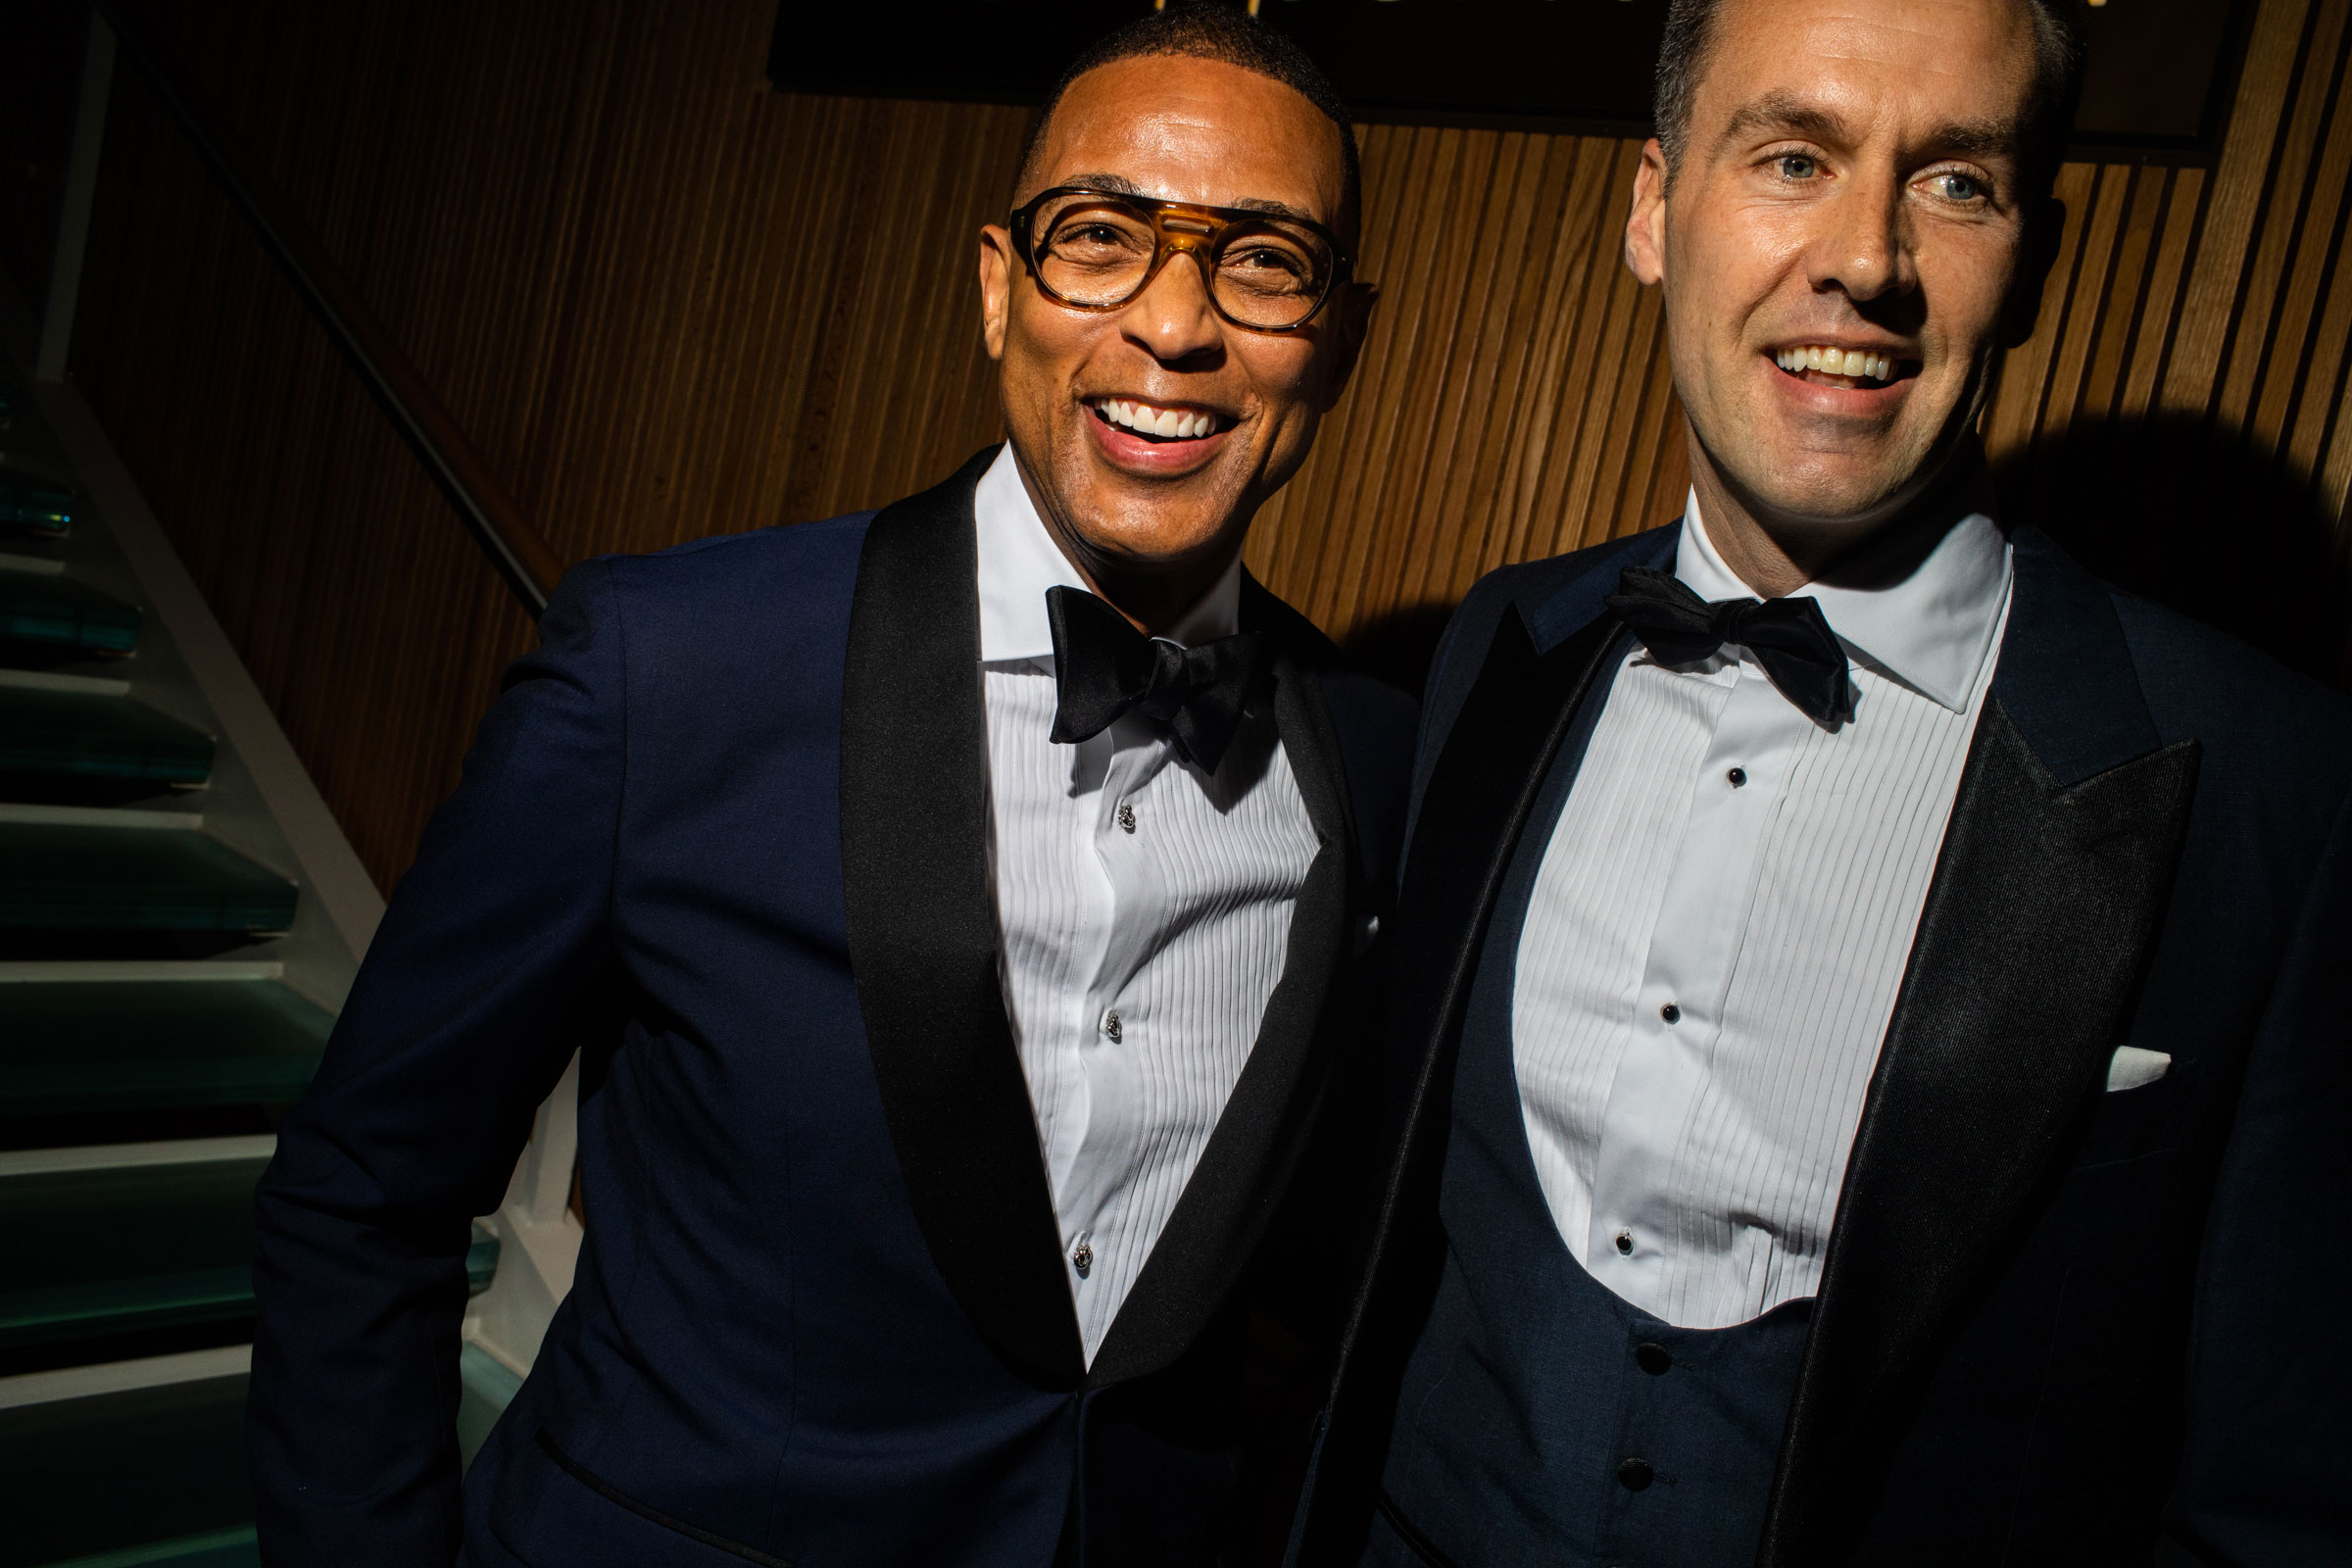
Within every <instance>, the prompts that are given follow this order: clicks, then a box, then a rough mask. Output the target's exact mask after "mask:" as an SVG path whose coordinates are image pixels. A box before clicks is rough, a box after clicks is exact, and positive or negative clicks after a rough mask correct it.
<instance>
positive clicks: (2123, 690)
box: [1295, 528, 2352, 1568]
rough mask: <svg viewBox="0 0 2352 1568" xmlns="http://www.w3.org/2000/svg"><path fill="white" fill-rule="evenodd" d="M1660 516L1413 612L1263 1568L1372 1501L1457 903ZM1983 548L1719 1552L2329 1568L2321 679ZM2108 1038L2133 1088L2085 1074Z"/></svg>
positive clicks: (2329, 1046) (1445, 1088)
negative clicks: (1360, 1025)
mask: <svg viewBox="0 0 2352 1568" xmlns="http://www.w3.org/2000/svg"><path fill="white" fill-rule="evenodd" d="M1678 537H1679V531H1678V529H1676V528H1669V529H1665V530H1662V531H1659V532H1655V533H1648V534H1642V535H1637V536H1635V537H1633V538H1629V539H1624V540H1619V541H1616V542H1614V543H1611V544H1608V545H1603V546H1600V547H1598V548H1596V549H1593V550H1588V551H1585V552H1582V553H1580V554H1577V555H1573V556H1567V557H1563V558H1560V559H1558V560H1554V561H1548V562H1543V563H1538V564H1530V565H1525V566H1517V567H1512V568H1508V569H1506V570H1504V571H1501V572H1497V573H1495V574H1494V575H1493V576H1490V577H1489V578H1487V579H1486V580H1485V581H1484V582H1482V583H1481V584H1480V585H1479V587H1478V588H1477V589H1476V590H1475V591H1474V592H1473V594H1472V596H1471V598H1470V599H1469V601H1468V602H1467V603H1466V604H1465V605H1464V606H1463V608H1462V610H1461V612H1460V613H1459V614H1458V615H1457V616H1456V617H1455V619H1454V622H1453V624H1452V626H1451V627H1450V628H1449V630H1448V633H1447V641H1446V647H1445V649H1444V650H1443V651H1442V653H1441V656H1440V662H1439V666H1438V668H1437V671H1436V673H1435V676H1434V678H1433V681H1432V684H1431V688H1430V692H1429V697H1428V711H1427V718H1426V726H1425V731H1424V740H1423V748H1422V756H1421V760H1420V764H1419V775H1420V776H1419V778H1418V780H1417V786H1416V801H1415V806H1414V813H1415V815H1414V825H1413V827H1412V828H1411V836H1410V848H1409V850H1408V852H1407V858H1406V869H1405V879H1404V888H1403V893H1402V895H1401V898H1400V901H1399V907H1398V913H1397V921H1396V943H1397V946H1396V954H1397V961H1396V963H1395V964H1394V966H1393V969H1392V981H1393V985H1392V993H1391V999H1390V1018H1391V1024H1392V1027H1391V1029H1390V1032H1389V1036H1388V1040H1389V1045H1390V1050H1391V1052H1392V1054H1393V1057H1394V1062H1395V1068H1396V1080H1397V1081H1396V1085H1395V1093H1394V1099H1395V1102H1396V1103H1397V1107H1398V1109H1397V1116H1398V1118H1399V1120H1400V1122H1401V1124H1402V1130H1401V1131H1400V1133H1399V1135H1398V1136H1399V1141H1400V1143H1401V1144H1402V1147H1403V1148H1404V1151H1405V1152H1404V1154H1403V1156H1402V1157H1401V1159H1400V1160H1399V1162H1398V1164H1397V1167H1396V1170H1395V1172H1394V1174H1393V1176H1392V1178H1391V1184H1390V1188H1389V1192H1388V1195H1387V1198H1386V1200H1385V1203H1384V1208H1383V1213H1382V1218H1381V1229H1380V1233H1379V1240H1378V1243H1377V1245H1376V1251H1375V1258H1376V1263H1375V1266H1374V1269H1373V1271H1372V1274H1371V1277H1370V1278H1371V1283H1370V1284H1369V1285H1368V1286H1367V1288H1366V1289H1365V1292H1364V1294H1363V1296H1362V1298H1361V1299H1359V1301H1358V1304H1357V1306H1356V1308H1355V1309H1354V1313H1353V1317H1352V1320H1351V1323H1350V1325H1349V1328H1348V1337H1347V1340H1346V1343H1345V1345H1344V1348H1343V1363H1342V1369H1341V1371H1340V1373H1339V1376H1338V1381H1337V1393H1336V1396H1335V1399H1334V1403H1333V1406H1332V1408H1331V1410H1330V1412H1329V1414H1328V1416H1327V1422H1326V1428H1325V1436H1324V1440H1323V1442H1322V1445H1321V1446H1320V1449H1319V1452H1318V1457H1317V1468H1316V1474H1315V1479H1314V1482H1313V1490H1312V1493H1311V1495H1310V1498H1309V1501H1308V1505H1307V1507H1306V1508H1305V1509H1304V1510H1303V1512H1302V1516H1301V1521H1300V1528H1299V1534H1298V1536H1297V1537H1296V1539H1295V1545H1296V1548H1297V1552H1296V1554H1297V1556H1298V1557H1299V1559H1300V1560H1301V1561H1304V1562H1307V1563H1312V1564H1322V1563H1332V1562H1352V1561H1353V1560H1354V1552H1355V1551H1356V1550H1357V1549H1359V1545H1360V1543H1361V1541H1362V1539H1363V1530H1364V1528H1365V1525H1366V1522H1367V1520H1368V1518H1369V1515H1370V1512H1371V1510H1372V1508H1373V1507H1374V1506H1375V1504H1376V1495H1375V1489H1376V1486H1377V1479H1378V1470H1379V1465H1380V1462H1381V1455H1382V1453H1383V1451H1384V1446H1385V1442H1386V1438H1387V1432H1388V1424H1389V1420H1390V1414H1391V1411H1392V1410H1393V1408H1394V1401H1395V1397H1396V1394H1397V1379H1398V1377H1399V1375H1400V1372H1401V1367H1402V1363H1403V1359H1404V1356H1405V1354H1406V1353H1407V1352H1408V1351H1409V1350H1410V1348H1411V1347H1412V1344H1413V1342H1414V1340H1415V1338H1416V1337H1417V1335H1418V1332H1419V1329H1420V1325H1421V1322H1422V1320H1423V1318H1424V1317H1425V1315H1426V1313H1427V1310H1428V1306H1429V1301H1430V1294H1431V1291H1432V1290H1433V1289H1434V1285H1435V1280H1436V1275H1437V1269H1438V1266H1439V1264H1441V1263H1442V1261H1443V1250H1444V1247H1445V1241H1444V1237H1443V1234H1442V1231H1441V1229H1440V1226H1439V1222H1438V1217H1437V1188H1438V1181H1439V1173H1440V1170H1441V1168H1442V1166H1443V1164H1444V1157H1445V1146H1446V1133H1447V1127H1448V1122H1449V1115H1448V1110H1447V1096H1448V1093H1449V1089H1450V1084H1451V1081H1452V1060H1453V1050H1454V1046H1455V1043H1456V1041H1457V1040H1458V1037H1459V1031H1460V1028H1461V1023H1462V1017H1463V1007H1464V1005H1465V1003H1466V1000H1467V996H1468V991H1469V985H1470V980H1471V976H1472V975H1473V973H1474V972H1475V970H1476V968H1477V965H1478V959H1479V953H1480V949H1481V945H1482V942H1483V940H1484V932H1485V925H1486V921H1487V917H1488V914H1489V911H1490V910H1491V909H1492V908H1493V907H1494V901H1495V896H1496V893H1497V891H1498V889H1499V887H1500V884H1501V881H1502V877H1503V873H1504V869H1505V867H1506V866H1507V865H1508V864H1509V863H1510V860H1511V857H1512V851H1513V848H1514V846H1515V845H1516V843H1517V840H1518V836H1519V833H1520V831H1521V828H1522V824H1523V823H1524V822H1525V821H1526V819H1527V816H1528V813H1529V811H1530V810H1531V809H1532V808H1533V807H1534V805H1535V803H1536V800H1537V797H1538V794H1539V792H1540V790H1541V788H1542V786H1543V782H1544V775H1545V772H1546V769H1547V768H1548V767H1549V766H1550V763H1551V760H1552V759H1553V757H1554V756H1555V755H1558V754H1559V752H1560V749H1561V747H1562V745H1563V743H1566V744H1567V745H1569V746H1571V747H1574V746H1575V745H1577V744H1579V743H1578V741H1577V739H1576V737H1577V735H1578V734H1579V732H1580V719H1581V720H1583V721H1585V722H1586V723H1589V722H1590V719H1591V718H1592V716H1593V714H1595V713H1596V712H1597V711H1598V704H1599V703H1600V702H1601V701H1602V700H1603V699H1604V698H1605V695H1606V692H1607V689H1608V683H1609V678H1610V676H1611V674H1612V673H1613V671H1614V670H1615V668H1616V667H1617V666H1618V664H1619V662H1621V660H1622V655H1623V651H1624V650H1625V648H1626V647H1628V646H1629V644H1628V643H1627V641H1626V640H1625V638H1626V635H1627V634H1626V633H1625V632H1624V629H1623V628H1622V626H1621V625H1620V624H1619V623H1618V622H1617V621H1616V619H1615V617H1614V616H1613V615H1612V614H1611V613H1609V612H1608V611H1607V610H1606V607H1605V606H1604V605H1603V603H1602V600H1603V598H1604V596H1606V595H1608V594H1610V593H1613V592H1615V591H1616V587H1617V581H1618V576H1619V573H1620V571H1621V570H1622V569H1623V568H1624V567H1626V566H1629V565H1642V566H1652V567H1657V568H1659V569H1665V570H1671V569H1672V567H1673V563H1674V557H1675V550H1676V545H1677V543H1678ZM2015 546H2016V555H2015V561H2016V587H2015V595H2014V598H2013V601H2012V610H2011V613H2010V619H2009V623H2008V629H2007V631H2006V633H2005V636H2004V640H2003V642H2002V645H2001V652H2000V663H1999V666H1998V668H1997V669H1996V671H1995V674H1994V680H1993V688H1992V697H1991V700H1990V702H1989V704H1988V706H1987V708H1986V710H1985V714H1984V716H1983V719H1982V721H1981V723H1980V725H1979V728H1978V731H1977V734H1976V737H1975V740H1974V743H1973V747H1972V750H1971V752H1970V755H1969V760H1968V763H1967V766H1966V769H1965V771H1964V774H1963V777H1962V780H1961V783H1960V787H1959V792H1958V795H1957V797H1956V799H1955V801H1954V804H1953V807H1952V813H1951V818H1950V822H1949V825H1948V828H1947V830H1946V833H1945V836H1944V842H1943V846H1942V851H1941V855H1940V858H1939V860H1938V862H1937V866H1936V874H1935V878H1934V881H1933V884H1932V886H1931V888H1930V891H1929V893H1928V897H1927V904H1926V907H1925V909H1924V912H1923V915H1922V918H1921V921H1920V926H1919V932H1918V936H1917V939H1916V941H1915V943H1914V946H1913V949H1912V952H1911V956H1910V959H1909V963H1908V966H1907V969H1906V973H1905V976H1904V980H1903V984H1902V987H1901V990H1900V992H1899V995H1898V1000H1897V1002H1896V1005H1895V1009H1894V1013H1893V1016H1892V1019H1891V1021H1890V1022H1889V1025H1888V1028H1887V1037H1886V1041H1885V1044H1884V1047H1883V1048H1882V1051H1881V1054H1880V1058H1879V1062H1878V1066H1877V1069H1876V1072H1875V1074H1874V1076H1873V1078H1872V1082H1871V1087H1870V1093H1869V1097H1868V1100H1867V1103H1866V1105H1865V1108H1864V1111H1863V1115H1862V1120H1861V1124H1860V1127H1859V1130H1858V1132H1857V1134H1856V1136H1855V1140H1854V1145H1853V1150H1852V1155H1851V1159H1850V1162H1849V1165H1848V1169H1847V1173H1846V1177H1845V1185H1844V1188H1843V1191H1842V1193H1841V1195H1840V1198H1839V1202H1838V1215H1837V1219H1836V1222H1835V1225H1834V1227H1833V1231H1832V1236H1831V1241H1830V1246H1829V1251H1828V1254H1827V1257H1826V1260H1825V1275H1824V1279H1823V1282H1822V1286H1821V1290H1820V1293H1819V1296H1818V1298H1817V1299H1816V1302H1815V1307H1814V1312H1813V1318H1812V1324H1813V1327H1812V1331H1811V1335H1810V1338H1809V1339H1808V1341H1807V1344H1806V1349H1805V1354H1804V1359H1803V1364H1802V1370H1801V1372H1800V1374H1799V1377H1798V1384H1797V1389H1796V1393H1795V1396H1794V1399H1793V1402H1792V1404H1791V1407H1790V1409H1789V1419H1788V1424H1787V1427H1786V1429H1785V1432H1784V1435H1783V1440H1782V1444H1781V1448H1780V1459H1779V1464H1778V1468H1777V1471H1776V1473H1775V1476H1774V1479H1773V1485H1772V1494H1771V1505H1770V1511H1769V1514H1768V1518H1767V1522H1766V1526H1765V1530H1764V1535H1763V1540H1762V1541H1761V1543H1760V1544H1759V1555H1758V1558H1757V1560H1758V1562H1759V1563H1760V1564H1764V1565H1767V1568H1798V1565H1803V1568H1814V1565H1819V1564H1825V1563H1835V1562H1840V1561H1860V1562H1867V1563H1887V1564H1919V1563H1952V1564H1964V1563H1965V1564H1971V1565H1981V1564H1986V1563H1993V1562H2006V1563H2049V1564H2069V1565H2074V1564H2104V1563H2132V1564H2140V1565H2145V1564H2147V1563H2149V1562H2151V1561H2152V1560H2153V1561H2156V1562H2161V1563H2183V1564H2184V1563H2207V1564H2223V1563H2229V1564H2249V1565H2251V1564H2266V1565H2267V1564H2278V1565H2287V1564H2296V1565H2303V1564H2309V1565H2313V1568H2317V1565H2319V1564H2322V1563H2330V1564H2341V1563H2345V1562H2352V1439H2347V1438H2346V1437H2345V1435H2344V1425H2343V1423H2344V1412H2345V1410H2346V1409H2347V1408H2348V1407H2352V1360H2348V1358H2347V1355H2346V1352H2345V1349H2344V1334H2343V1329H2342V1320H2343V1316H2344V1313H2345V1312H2346V1310H2347V1309H2348V1308H2352V1248H2347V1247H2346V1245H2345V1243H2344V1240H2343V1232H2344V1219H2343V1215H2344V1213H2345V1210H2346V1203H2347V1200H2348V1199H2352V703H2347V702H2346V701H2345V700H2344V699H2343V698H2342V697H2341V696H2339V695H2338V694H2336V693H2333V692H2329V691H2327V690H2325V689H2324V688H2322V687H2320V686H2318V685H2316V684H2314V683H2312V682H2310V681H2308V680H2306V679H2304V678H2303V677H2301V676H2298V675H2294V674H2291V673H2289V672H2288V671H2286V670H2284V669H2283V668H2281V667H2279V666H2278V665H2277V664H2275V663H2273V662H2270V661H2269V660H2267V659H2265V658H2263V657H2262V656H2261V655H2259V654H2256V653H2254V652H2253V651H2251V650H2249V649H2247V648H2245V647H2244V646H2242V645H2240V644H2238V643H2235V642H2233V641H2231V640H2230V639H2229V638H2227V637H2224V636H2221V635H2219V634H2217V633H2214V632H2212V631H2209V630H2207V629H2205V628H2204V627H2201V626H2198V625H2195V624H2193V623H2191V622H2188V621H2186V620H2183V619H2181V618H2180V617H2179V616H2176V615H2174V614H2171V613H2167V612H2165V611H2163V610H2159V609H2157V608H2155V607H2153V606H2150V605H2147V604H2144V603H2141V602H2139V601H2136V600H2133V599H2131V598H2129V597H2127V596H2125V595H2123V594H2120V593H2118V592H2116V591H2114V590H2112V589H2110V588H2108V587H2107V586H2106V585H2104V584H2102V583H2100V582H2098V581H2096V580H2094V579H2093V578H2091V577H2090V576H2089V575H2088V574H2086V573H2085V572H2083V571H2082V569H2081V568H2080V567H2079V566H2077V565H2076V564H2074V563H2073V562H2072V561H2070V560H2068V559H2067V558H2066V557H2065V556H2064V555H2063V554H2061V553H2060V551H2059V550H2058V549H2057V548H2056V547H2055V546H2054V545H2053V544H2052V543H2051V542H2050V541H2049V540H2048V539H2047V538H2045V537H2043V536H2041V535H2039V534H2037V533H2034V532H2033V531H2031V530H2020V531H2019V532H2018V534H2017V535H2016V537H2015ZM1569 755H1570V756H1572V757H1573V756H1574V755H1575V754H1574V752H1573V751H1572V752H1571V753H1570V754H1569ZM2127 1044H2129V1045H2132V1046H2136V1047H2140V1048H2143V1049H2146V1050H2150V1051H2158V1052H2164V1053H2167V1054H2170V1056H2171V1057H2172V1066H2171V1069H2170V1070H2169V1072H2168V1073H2167V1074H2166V1075H2165V1076H2164V1077H2163V1078H2161V1079H2159V1080H2157V1081H2156V1082H2154V1083H2152V1084H2148V1085H2146V1086H2144V1087H2141V1088H2136V1089H2131V1090H2129V1091H2123V1092H2118V1093H2107V1092H2105V1075H2106V1071H2107V1066H2108V1061H2109V1058H2110V1057H2111V1055H2112V1054H2113V1053H2114V1051H2115V1049H2116V1048H2117V1047H2118V1046H2121V1045H2127ZM1629 1375H1630V1374H1629ZM1476 1560H1477V1561H1480V1562H1484V1561H1485V1560H1486V1559H1483V1558H1479V1559H1476ZM1463 1568H1468V1565H1467V1564H1465V1565H1463Z"/></svg>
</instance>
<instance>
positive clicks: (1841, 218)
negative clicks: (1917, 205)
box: [1811, 173, 1913, 301]
mask: <svg viewBox="0 0 2352 1568" xmlns="http://www.w3.org/2000/svg"><path fill="white" fill-rule="evenodd" d="M1825 216H1826V218H1827V220H1828V221H1827V232H1825V233H1823V234H1821V235H1820V236H1819V237H1818V238H1817V239H1816V241H1815V243H1814V246H1813V258H1812V269H1811V270H1812V273H1813V287H1814V289H1815V290H1816V291H1817V292H1818V291H1823V290H1828V289H1837V290H1838V291H1839V292H1841V293H1843V294H1844V295H1845V296H1846V297H1847V298H1848V299H1851V300H1855V301H1861V300H1874V299H1877V298H1879V297H1880V296H1881V295H1887V294H1900V293H1903V292H1906V291H1908V290H1909V288H1910V287H1911V284H1912V281H1913V267H1912V257H1911V247H1910V236H1909V231H1908V225H1907V224H1906V223H1905V222H1904V221H1903V218H1904V215H1903V184H1902V180H1901V179H1900V178H1899V177H1897V176H1895V175H1893V174H1891V173H1886V174H1881V175H1878V176H1876V177H1870V178H1862V177H1855V178H1852V179H1850V181H1849V182H1848V183H1847V185H1846V186H1845V188H1844V190H1843V191H1842V192H1841V193H1840V194H1839V195H1838V198H1837V200H1835V201H1834V202H1832V203H1831V204H1830V206H1829V211H1828V212H1827V214H1826V215H1825Z"/></svg>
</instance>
